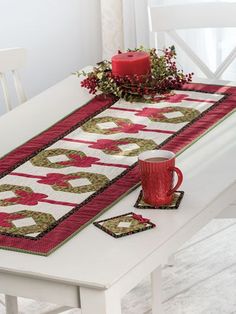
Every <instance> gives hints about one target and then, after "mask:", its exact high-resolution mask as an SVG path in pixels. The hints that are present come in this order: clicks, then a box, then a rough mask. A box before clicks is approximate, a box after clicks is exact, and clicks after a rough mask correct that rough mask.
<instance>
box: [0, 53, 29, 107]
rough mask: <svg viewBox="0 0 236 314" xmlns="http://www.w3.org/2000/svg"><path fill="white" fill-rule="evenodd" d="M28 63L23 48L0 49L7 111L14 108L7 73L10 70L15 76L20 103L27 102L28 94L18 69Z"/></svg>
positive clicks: (0, 76) (0, 81)
mask: <svg viewBox="0 0 236 314" xmlns="http://www.w3.org/2000/svg"><path fill="white" fill-rule="evenodd" d="M25 63H26V50H25V49H23V48H10V49H0V83H1V86H2V89H3V98H4V100H5V103H6V109H7V111H10V110H11V109H12V105H11V99H10V92H9V87H8V84H7V79H6V74H7V73H8V72H10V73H11V74H12V77H13V81H14V85H15V90H16V95H17V98H18V102H19V104H21V103H23V102H25V101H26V100H27V99H26V96H25V93H24V90H23V87H22V84H21V80H20V77H19V74H18V70H19V69H20V68H22V67H23V66H24V65H25Z"/></svg>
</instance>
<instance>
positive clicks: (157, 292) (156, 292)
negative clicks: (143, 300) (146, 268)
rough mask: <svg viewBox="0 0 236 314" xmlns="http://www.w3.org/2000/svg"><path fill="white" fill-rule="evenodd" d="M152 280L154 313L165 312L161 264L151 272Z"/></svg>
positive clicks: (161, 313)
mask: <svg viewBox="0 0 236 314" xmlns="http://www.w3.org/2000/svg"><path fill="white" fill-rule="evenodd" d="M151 281H152V314H163V307H162V287H161V284H162V278H161V266H160V267H158V268H157V269H155V270H154V271H153V272H152V273H151Z"/></svg>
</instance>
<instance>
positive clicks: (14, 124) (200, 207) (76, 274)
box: [0, 76, 236, 314]
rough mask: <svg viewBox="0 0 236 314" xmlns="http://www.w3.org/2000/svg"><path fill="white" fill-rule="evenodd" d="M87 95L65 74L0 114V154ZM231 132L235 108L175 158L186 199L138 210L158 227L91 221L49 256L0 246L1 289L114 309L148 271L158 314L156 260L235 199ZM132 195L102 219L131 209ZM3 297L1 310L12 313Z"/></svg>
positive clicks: (88, 308) (116, 312)
mask: <svg viewBox="0 0 236 314" xmlns="http://www.w3.org/2000/svg"><path fill="white" fill-rule="evenodd" d="M90 98H91V96H90V95H88V93H87V91H85V90H82V89H81V87H80V81H79V80H78V78H76V77H75V76H70V77H68V78H67V79H65V80H64V81H62V82H60V83H58V84H57V85H55V86H54V87H52V88H50V89H48V90H47V91H45V92H43V93H42V94H40V95H39V96H37V97H35V98H33V99H31V100H30V101H28V102H26V103H25V104H23V105H21V106H19V107H18V108H16V109H15V110H13V111H12V112H10V113H8V114H6V115H4V116H2V117H1V118H0V134H1V136H0V144H1V145H0V156H2V155H4V154H6V153H7V152H9V151H11V150H12V149H13V148H15V147H16V146H19V145H20V144H22V143H24V142H25V141H26V140H28V139H30V138H32V137H33V136H34V135H36V134H38V133H39V132H41V131H43V130H44V129H46V128H47V127H49V126H50V125H52V124H53V123H54V122H56V121H58V120H59V119H61V118H62V117H64V116H65V115H66V114H68V113H70V112H71V111H73V110H74V109H76V108H77V107H78V106H80V105H82V104H84V103H85V102H87V101H88V100H89V99H90ZM235 134H236V113H234V114H233V115H231V117H229V118H228V119H226V120H225V121H224V122H223V123H221V124H220V125H219V126H218V127H217V128H215V129H213V130H212V131H210V132H209V133H208V134H207V135H206V136H204V137H203V138H202V139H201V140H199V141H198V142H197V143H195V144H194V145H193V146H192V147H191V148H189V149H188V150H186V151H185V152H184V153H182V154H181V155H180V156H179V157H178V160H177V163H178V166H179V167H180V168H181V169H182V170H183V172H184V176H185V179H184V183H183V186H182V189H183V190H184V191H185V197H184V199H183V202H182V204H181V207H180V209H179V210H178V211H171V212H166V211H164V212H163V211H153V210H146V211H145V216H147V217H150V218H151V220H152V221H153V222H155V223H156V224H157V226H158V227H157V228H154V229H152V230H149V231H148V232H144V233H141V234H136V235H133V236H132V237H126V238H121V239H119V240H117V239H114V238H112V237H110V236H108V235H106V234H105V233H103V232H101V231H100V230H99V229H97V228H95V227H94V226H93V225H90V226H88V227H86V228H85V229H84V230H83V231H81V232H80V233H79V234H77V235H76V236H74V237H73V238H72V239H71V240H70V241H68V242H67V243H66V244H64V245H63V246H62V247H61V248H59V249H57V250H56V251H55V252H54V253H53V254H51V255H50V256H48V257H42V256H36V255H30V254H23V253H17V252H12V251H5V250H0V293H4V294H6V295H11V296H22V297H28V298H33V299H36V300H43V301H48V302H52V303H56V304H62V305H67V306H71V307H78V308H81V311H82V314H121V307H120V299H121V297H122V296H124V295H125V294H126V293H127V292H128V291H129V290H130V289H132V288H133V287H134V286H135V285H137V284H138V283H139V282H140V281H141V280H142V279H143V278H144V277H145V276H147V275H149V274H151V275H152V285H153V295H154V297H153V314H157V313H158V314H159V313H161V311H162V310H161V289H160V283H161V276H160V270H161V265H163V264H164V263H166V261H167V259H168V257H169V256H170V255H171V254H173V253H174V252H175V251H176V250H177V248H179V246H180V245H182V244H183V243H184V242H185V241H186V240H188V239H189V238H190V237H191V236H192V235H194V234H195V233H196V232H197V231H198V230H199V229H200V228H202V227H203V226H204V225H206V224H207V223H208V222H209V221H210V220H211V219H212V218H214V217H216V216H217V215H218V214H219V213H220V212H222V211H223V210H224V209H225V208H227V207H229V206H230V205H231V204H232V203H233V202H234V201H235V200H236V193H235V191H236V183H235V180H236V165H235V160H236V141H235ZM3 135H4V136H3ZM138 193H139V189H136V190H135V191H133V192H132V193H130V194H129V195H128V196H126V197H125V198H123V199H122V200H121V201H120V202H118V203H117V204H116V205H115V206H113V207H112V208H111V209H110V210H109V211H108V212H106V213H105V214H103V215H102V216H101V218H106V217H110V216H115V215H119V214H122V213H125V212H127V210H128V211H130V210H132V209H133V204H134V202H135V200H136V198H137V196H138ZM135 211H136V212H138V213H140V214H143V212H142V210H140V211H138V210H136V209H135ZM8 301H9V302H8V304H9V305H10V306H9V307H8V313H12V314H15V313H17V309H16V307H14V302H12V303H11V301H12V299H9V298H8Z"/></svg>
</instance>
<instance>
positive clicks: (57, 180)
mask: <svg viewBox="0 0 236 314" xmlns="http://www.w3.org/2000/svg"><path fill="white" fill-rule="evenodd" d="M78 178H80V176H79V175H78V176H72V175H66V174H61V173H48V174H47V175H46V177H45V178H44V179H40V180H38V181H37V182H38V183H42V184H47V185H57V186H61V187H68V186H69V184H68V182H67V181H69V180H73V179H78Z"/></svg>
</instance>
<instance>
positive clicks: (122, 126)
mask: <svg viewBox="0 0 236 314" xmlns="http://www.w3.org/2000/svg"><path fill="white" fill-rule="evenodd" d="M117 124H118V127H117V128H113V129H112V131H119V132H124V133H138V132H139V131H142V130H143V129H145V128H146V126H145V125H143V124H133V123H126V122H122V121H121V122H118V123H117Z"/></svg>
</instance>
